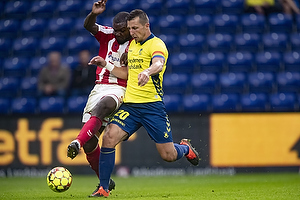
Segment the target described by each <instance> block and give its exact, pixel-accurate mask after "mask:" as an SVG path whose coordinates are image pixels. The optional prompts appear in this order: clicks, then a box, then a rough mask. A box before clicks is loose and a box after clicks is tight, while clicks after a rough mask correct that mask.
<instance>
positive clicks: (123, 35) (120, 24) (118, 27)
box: [113, 12, 131, 44]
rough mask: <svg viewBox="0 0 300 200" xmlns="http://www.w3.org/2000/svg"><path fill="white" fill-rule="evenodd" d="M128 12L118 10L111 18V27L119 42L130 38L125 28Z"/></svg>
mask: <svg viewBox="0 0 300 200" xmlns="http://www.w3.org/2000/svg"><path fill="white" fill-rule="evenodd" d="M128 16H129V13H128V12H119V13H118V14H117V15H116V16H115V17H114V19H113V29H114V34H115V36H116V39H117V41H118V43H119V44H123V43H125V42H127V41H129V40H130V39H131V36H130V33H129V30H128V28H127V17H128Z"/></svg>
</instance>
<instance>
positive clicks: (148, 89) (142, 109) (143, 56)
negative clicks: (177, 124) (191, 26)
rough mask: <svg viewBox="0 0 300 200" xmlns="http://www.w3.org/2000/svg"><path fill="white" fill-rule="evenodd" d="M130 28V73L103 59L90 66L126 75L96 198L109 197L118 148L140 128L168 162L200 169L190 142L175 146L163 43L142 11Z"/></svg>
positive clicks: (106, 142)
mask: <svg viewBox="0 0 300 200" xmlns="http://www.w3.org/2000/svg"><path fill="white" fill-rule="evenodd" d="M127 27H128V29H129V31H130V35H131V36H132V38H133V39H134V41H132V42H131V43H130V46H129V49H128V71H125V70H123V69H121V68H120V69H118V68H117V67H114V66H113V65H112V64H110V63H107V62H106V61H105V60H104V59H103V58H101V57H100V56H96V57H94V58H93V59H92V60H91V61H90V63H91V64H96V65H98V66H102V67H105V68H106V69H108V70H109V71H111V72H112V73H113V74H115V75H116V76H118V74H119V75H120V76H122V77H124V76H125V75H127V73H128V80H127V89H126V92H125V98H124V103H123V104H122V105H121V107H120V109H119V111H118V112H117V113H116V114H115V115H114V117H113V118H112V120H111V122H110V124H109V125H108V126H107V129H106V132H105V133H104V135H103V141H102V147H101V153H100V162H99V173H100V177H99V178H100V186H101V187H100V188H99V190H98V192H97V193H95V194H94V196H109V190H108V183H109V179H110V175H111V173H112V171H113V168H114V164H115V146H116V145H117V144H118V143H120V142H121V141H123V140H127V139H128V138H129V137H130V136H131V135H132V134H133V133H135V132H136V131H137V130H138V129H139V128H140V127H141V126H143V127H144V128H145V129H146V131H147V133H148V135H149V136H150V138H151V139H152V140H154V142H155V143H156V148H157V150H158V152H159V154H160V156H161V157H162V159H164V160H165V161H167V162H173V161H175V160H178V159H180V158H182V157H183V156H185V157H186V158H187V159H188V161H190V162H191V163H192V164H193V165H198V163H199V156H198V153H197V151H196V150H195V149H194V148H193V147H192V146H191V144H190V142H189V140H188V139H182V140H181V142H180V144H176V143H173V139H172V132H171V126H170V122H169V119H168V115H167V113H166V109H165V106H164V103H163V90H162V81H163V74H164V71H165V69H166V62H167V59H168V51H167V48H166V45H165V44H164V42H163V41H162V40H161V39H159V38H157V37H155V36H154V35H153V34H152V33H151V31H150V25H149V19H148V16H147V14H146V13H145V12H144V11H142V10H139V9H136V10H133V11H131V12H130V14H129V16H128V19H127Z"/></svg>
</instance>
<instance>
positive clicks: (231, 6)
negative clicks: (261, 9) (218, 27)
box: [221, 0, 244, 14]
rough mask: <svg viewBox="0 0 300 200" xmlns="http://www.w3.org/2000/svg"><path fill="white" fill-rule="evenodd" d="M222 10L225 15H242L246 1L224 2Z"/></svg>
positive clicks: (222, 2) (225, 0) (227, 0)
mask: <svg viewBox="0 0 300 200" xmlns="http://www.w3.org/2000/svg"><path fill="white" fill-rule="evenodd" d="M221 9H222V12H223V13H228V14H241V13H243V12H244V0H222V1H221Z"/></svg>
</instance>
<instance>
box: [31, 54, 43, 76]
mask: <svg viewBox="0 0 300 200" xmlns="http://www.w3.org/2000/svg"><path fill="white" fill-rule="evenodd" d="M46 64H47V58H46V57H45V56H37V57H33V58H31V60H30V63H29V74H30V75H31V76H38V74H39V72H40V70H41V68H43V67H44V66H45V65H46Z"/></svg>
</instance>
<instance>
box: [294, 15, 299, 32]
mask: <svg viewBox="0 0 300 200" xmlns="http://www.w3.org/2000/svg"><path fill="white" fill-rule="evenodd" d="M295 25H296V29H297V32H298V33H299V32H300V15H296V17H295Z"/></svg>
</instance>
